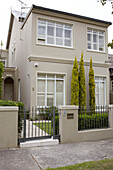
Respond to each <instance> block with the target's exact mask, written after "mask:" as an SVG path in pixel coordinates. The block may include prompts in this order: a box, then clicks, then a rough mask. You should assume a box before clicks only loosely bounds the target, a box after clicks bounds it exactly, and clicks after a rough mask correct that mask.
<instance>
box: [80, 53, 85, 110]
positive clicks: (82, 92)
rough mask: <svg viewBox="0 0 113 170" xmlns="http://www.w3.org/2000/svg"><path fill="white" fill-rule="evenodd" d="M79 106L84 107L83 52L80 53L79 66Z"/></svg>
mask: <svg viewBox="0 0 113 170" xmlns="http://www.w3.org/2000/svg"><path fill="white" fill-rule="evenodd" d="M79 107H80V108H86V84H85V69H84V61H83V53H82V54H81V60H80V67H79Z"/></svg>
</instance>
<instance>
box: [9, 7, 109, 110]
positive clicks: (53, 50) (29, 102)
mask: <svg viewBox="0 0 113 170" xmlns="http://www.w3.org/2000/svg"><path fill="white" fill-rule="evenodd" d="M11 15H12V18H13V21H11V22H10V24H12V28H11V34H10V35H9V36H8V41H7V49H9V66H12V63H11V60H12V59H11V57H12V51H13V50H14V49H15V58H14V59H15V61H13V64H14V66H15V67H17V68H18V80H19V81H20V100H21V101H22V102H24V104H25V106H26V107H31V106H37V102H38V101H37V92H38V87H37V74H39V73H43V74H46V75H48V74H53V75H56V76H57V75H63V76H64V79H65V81H64V88H63V93H64V96H63V97H64V100H63V104H64V105H69V104H70V100H71V73H72V68H73V63H74V59H75V56H76V58H77V60H78V63H79V61H80V58H81V53H82V52H83V54H84V66H85V76H86V87H87V88H86V90H87V105H88V101H89V93H88V74H89V64H90V58H91V57H92V61H93V68H94V73H95V77H100V78H104V79H105V90H104V92H105V104H106V105H108V104H109V69H108V68H109V65H108V64H106V63H105V61H107V59H108V49H107V43H108V30H107V28H108V26H109V25H110V24H111V23H110V22H105V21H100V20H96V19H91V18H87V17H82V16H77V15H74V14H69V13H65V12H60V11H55V10H51V9H47V8H42V7H38V6H34V5H33V6H32V8H31V10H30V11H29V13H28V14H27V16H26V18H25V20H24V22H19V21H18V20H17V18H16V17H15V16H14V15H13V14H11ZM39 19H42V20H46V21H51V22H58V23H63V24H69V25H71V26H72V42H73V46H72V47H60V46H55V45H54V46H53V45H45V44H40V43H38V41H37V40H38V33H37V32H38V20H39ZM88 28H90V29H95V30H99V31H103V32H104V33H105V51H103V52H102V51H101V52H100V51H94V50H88V49H87V29H88ZM36 65H37V67H36ZM53 105H54V104H53Z"/></svg>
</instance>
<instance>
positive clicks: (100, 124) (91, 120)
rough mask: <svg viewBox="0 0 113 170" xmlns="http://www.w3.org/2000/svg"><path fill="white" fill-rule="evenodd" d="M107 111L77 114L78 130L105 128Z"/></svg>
mask: <svg viewBox="0 0 113 170" xmlns="http://www.w3.org/2000/svg"><path fill="white" fill-rule="evenodd" d="M107 127H108V113H102V114H101V113H96V114H90V113H87V114H84V115H83V114H82V115H78V130H85V129H95V128H107Z"/></svg>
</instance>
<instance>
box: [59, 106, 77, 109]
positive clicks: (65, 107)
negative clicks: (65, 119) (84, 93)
mask: <svg viewBox="0 0 113 170" xmlns="http://www.w3.org/2000/svg"><path fill="white" fill-rule="evenodd" d="M78 108H79V107H78V106H76V105H62V106H59V107H58V109H60V110H63V109H65V110H78Z"/></svg>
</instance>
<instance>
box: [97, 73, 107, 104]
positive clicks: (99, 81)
mask: <svg viewBox="0 0 113 170" xmlns="http://www.w3.org/2000/svg"><path fill="white" fill-rule="evenodd" d="M96 78H99V80H96ZM100 78H104V80H103V81H102V80H100ZM96 82H98V85H99V87H98V88H99V92H98V93H97V92H96V91H95V96H96V95H97V94H98V95H99V105H96V106H106V77H99V76H95V83H96ZM102 82H104V96H105V97H104V103H105V104H104V105H100V83H102Z"/></svg>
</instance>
